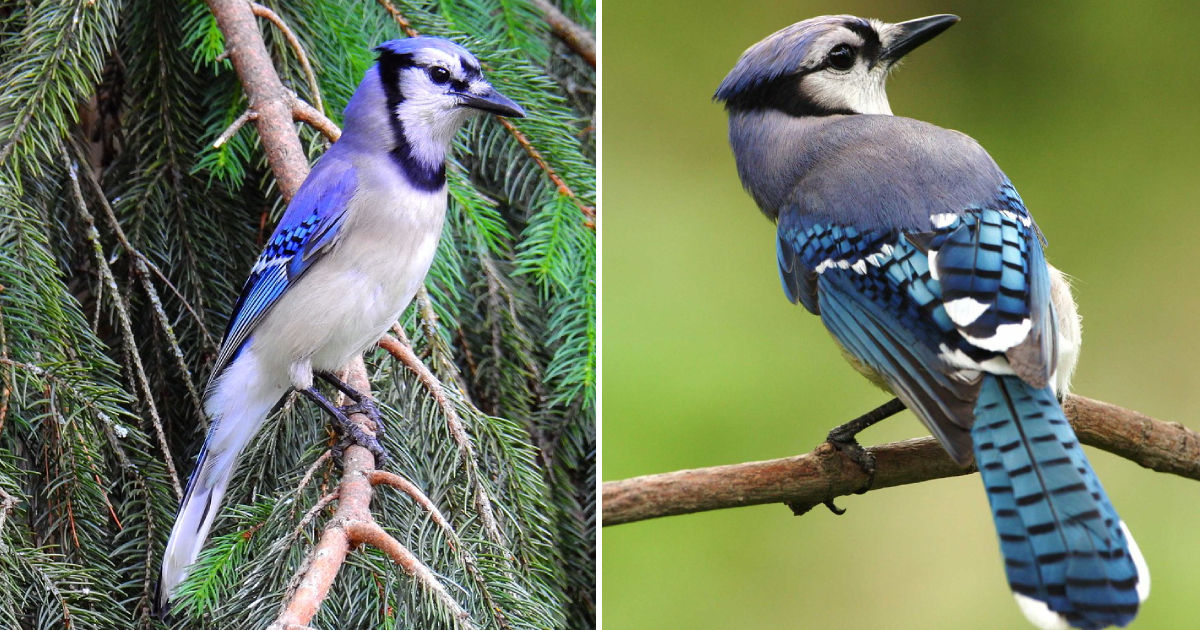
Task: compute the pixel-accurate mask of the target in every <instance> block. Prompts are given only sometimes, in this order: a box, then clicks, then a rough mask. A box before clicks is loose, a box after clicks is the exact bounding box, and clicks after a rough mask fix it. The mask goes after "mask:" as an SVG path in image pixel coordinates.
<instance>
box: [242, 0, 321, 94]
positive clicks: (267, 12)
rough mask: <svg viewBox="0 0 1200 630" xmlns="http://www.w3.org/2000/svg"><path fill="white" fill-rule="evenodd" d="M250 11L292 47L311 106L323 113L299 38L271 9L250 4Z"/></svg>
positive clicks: (317, 89) (319, 91)
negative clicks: (306, 82)
mask: <svg viewBox="0 0 1200 630" xmlns="http://www.w3.org/2000/svg"><path fill="white" fill-rule="evenodd" d="M250 10H251V11H252V12H253V13H254V15H257V16H258V17H260V18H264V19H266V20H267V21H269V22H270V23H272V24H274V25H275V28H278V29H279V31H280V32H281V33H283V36H284V38H285V39H287V41H288V44H289V45H290V46H291V47H292V51H293V52H295V53H296V61H299V62H300V69H301V70H302V71H304V79H305V80H306V81H308V91H309V93H310V94H312V100H313V105H314V106H315V107H316V108H317V111H324V110H325V105H324V103H322V101H321V86H320V85H318V84H317V75H316V74H314V73H313V69H312V64H310V63H308V53H306V52H304V46H301V45H300V38H299V37H296V33H295V31H293V30H292V28H291V27H290V26H288V25H287V22H284V21H283V18H282V17H280V16H279V14H278V13H276V12H275V11H273V10H272V9H271V7H267V6H263V5H261V4H259V3H257V2H251V3H250Z"/></svg>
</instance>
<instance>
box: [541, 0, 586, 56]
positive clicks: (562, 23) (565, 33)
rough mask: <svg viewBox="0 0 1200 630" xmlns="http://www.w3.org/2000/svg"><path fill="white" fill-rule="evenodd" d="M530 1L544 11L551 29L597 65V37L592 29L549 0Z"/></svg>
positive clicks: (576, 52) (568, 44)
mask: <svg viewBox="0 0 1200 630" xmlns="http://www.w3.org/2000/svg"><path fill="white" fill-rule="evenodd" d="M529 3H530V4H532V5H533V6H535V7H537V8H538V10H539V11H541V12H542V15H544V16H545V18H546V24H549V25H550V30H551V31H553V32H554V34H555V35H556V36H557V37H558V38H559V39H561V40H563V43H564V44H566V45H567V47H568V48H570V49H571V50H573V51H575V54H577V55H579V56H580V57H583V60H584V61H586V62H588V65H590V66H591V67H593V68H595V67H596V38H595V37H593V36H592V33H591V31H588V30H587V29H586V28H583V27H582V26H580V25H578V24H576V23H575V22H573V21H571V18H569V17H567V16H566V14H564V13H563V12H562V11H559V10H558V7H556V6H554V5H553V4H552V3H550V2H549V0H529Z"/></svg>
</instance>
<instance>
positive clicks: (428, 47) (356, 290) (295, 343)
mask: <svg viewBox="0 0 1200 630" xmlns="http://www.w3.org/2000/svg"><path fill="white" fill-rule="evenodd" d="M376 51H377V52H378V53H379V57H378V62H377V63H376V64H375V65H374V66H373V67H371V69H369V70H368V71H367V73H366V76H365V77H364V78H363V81H362V83H361V84H360V85H359V86H358V90H357V91H356V92H355V93H354V96H353V98H351V99H350V102H349V104H348V105H347V106H346V110H345V129H344V132H343V134H342V137H341V139H340V140H338V141H337V142H336V143H335V144H334V145H333V146H332V147H330V148H329V150H328V151H327V152H326V153H325V155H324V156H322V157H321V159H320V160H318V161H317V163H316V164H315V165H314V166H313V169H312V172H311V173H309V176H308V179H306V180H305V181H304V184H303V185H302V186H301V187H300V190H299V191H298V192H297V193H296V196H295V198H294V199H292V201H291V203H290V204H289V205H288V208H287V211H286V212H285V213H284V215H283V218H282V219H281V220H280V222H279V225H278V226H277V227H276V228H275V232H274V234H272V236H271V239H270V241H269V242H268V243H267V245H266V248H265V249H264V250H263V252H262V254H261V255H260V256H259V257H258V261H257V262H256V263H255V265H254V268H253V269H251V271H250V278H249V280H247V281H246V284H245V286H244V287H243V289H242V294H241V297H240V298H239V299H238V302H237V306H236V307H235V308H234V313H233V317H232V318H231V319H230V321H229V327H228V328H227V329H226V331H225V338H224V341H223V342H222V344H221V350H220V353H219V354H218V356H217V359H216V365H215V366H214V368H213V375H212V378H211V379H210V381H209V385H208V389H207V392H206V395H205V411H206V412H207V414H208V415H209V417H211V418H212V425H211V427H210V428H209V432H208V437H207V438H206V440H205V442H204V447H203V448H202V449H201V451H200V455H199V459H198V461H197V462H196V468H195V471H194V472H193V473H192V477H191V479H190V480H189V481H188V487H187V491H186V493H185V495H184V498H183V503H182V505H181V506H180V508H179V515H178V517H177V518H176V520H175V526H174V527H173V528H172V530H171V537H170V540H169V541H168V542H167V548H166V552H165V555H164V557H163V564H162V573H161V576H160V580H159V593H158V596H157V598H156V603H157V605H158V606H159V608H160V610H165V609H166V607H167V605H168V604H169V602H170V600H171V598H172V591H173V589H174V588H175V587H176V586H177V585H178V584H179V583H180V582H181V581H183V579H184V578H185V577H186V576H187V573H188V568H189V566H190V565H191V564H192V563H193V562H195V561H196V557H197V555H198V554H199V553H200V548H201V547H202V546H203V544H204V541H205V539H206V538H207V536H208V530H209V528H210V527H211V526H212V522H213V518H214V517H215V516H216V514H217V511H218V509H219V508H220V505H221V499H222V497H223V496H224V494H225V489H226V487H227V486H228V485H229V480H230V477H231V475H232V474H233V472H234V468H235V465H236V463H237V458H238V455H239V454H240V453H241V451H242V449H244V448H245V447H246V445H247V444H248V443H249V442H250V440H251V438H253V437H254V435H255V434H256V433H257V432H258V430H259V429H260V428H261V427H262V424H263V422H264V420H266V418H267V415H268V414H269V413H270V412H271V411H272V409H274V408H275V407H276V406H277V405H279V404H280V402H281V401H282V399H283V397H284V396H285V395H286V394H287V393H288V392H290V391H291V390H293V389H295V390H297V391H298V392H301V393H303V394H304V395H306V396H308V397H309V398H311V399H313V400H314V401H315V402H316V403H317V404H318V405H319V406H320V407H322V408H323V409H324V410H325V411H326V412H328V413H330V414H331V415H332V416H333V417H334V418H335V420H336V421H337V422H338V423H339V424H341V425H342V428H343V429H344V430H345V431H346V432H347V433H348V434H349V438H351V439H352V440H353V441H355V442H357V443H359V444H362V445H363V446H366V447H367V448H370V449H371V450H372V451H373V452H375V454H376V455H377V457H379V458H380V459H382V457H383V456H384V452H383V450H382V447H381V446H380V445H379V442H378V441H377V440H376V439H375V437H374V436H373V435H370V434H369V433H367V432H365V431H362V430H361V429H359V428H357V427H356V426H355V425H354V424H353V423H351V422H349V420H348V419H347V418H346V416H347V414H348V412H356V411H362V412H365V413H368V414H369V415H371V416H372V418H373V419H375V420H376V421H377V425H376V426H377V427H382V425H381V424H379V423H378V419H379V418H378V412H377V411H376V410H375V408H374V406H373V405H372V404H371V402H370V399H369V398H367V397H365V396H363V395H360V394H359V393H358V392H355V391H354V390H353V389H351V388H350V387H349V386H347V385H346V384H345V383H342V382H341V381H340V380H338V379H337V378H336V377H334V376H333V374H332V373H333V372H334V371H335V370H337V369H339V368H340V367H342V366H343V365H345V364H346V363H347V362H349V361H350V360H351V358H353V357H354V356H356V355H358V354H360V353H361V352H363V351H364V350H366V349H367V348H368V347H370V346H371V344H373V343H375V342H376V341H378V340H379V338H380V337H381V336H382V335H383V333H384V332H385V331H386V330H387V329H388V328H389V327H390V326H391V325H392V324H393V323H394V322H395V321H396V319H397V318H398V317H399V316H400V314H401V312H402V311H404V309H405V307H407V306H408V303H409V302H410V301H411V300H412V298H413V296H414V295H415V294H416V292H417V290H418V288H420V286H421V284H422V282H423V281H424V279H425V274H426V272H428V271H429V266H430V264H431V263H432V262H433V256H434V251H435V250H436V249H437V245H438V237H439V236H440V235H441V233H442V222H443V220H444V218H445V214H446V152H447V151H448V150H449V148H450V142H451V140H452V139H453V138H454V134H455V133H456V132H457V131H458V129H459V128H460V127H461V126H462V124H463V123H464V122H465V121H466V120H467V119H468V118H470V117H471V116H473V115H476V114H478V113H480V112H488V113H492V114H497V115H501V116H524V115H525V112H524V111H523V110H522V109H521V107H520V106H518V105H517V104H516V103H514V102H512V101H511V100H509V99H508V98H506V97H505V96H503V95H502V94H500V93H499V92H497V91H496V90H495V89H493V88H492V86H491V84H489V83H488V81H487V80H486V79H485V78H484V76H483V74H482V72H481V71H480V66H479V61H477V60H476V59H475V57H474V56H472V55H471V53H470V52H468V51H467V50H466V49H464V48H463V47H461V46H459V45H457V44H454V43H452V42H449V41H446V40H444V39H438V38H434V37H414V38H411V39H401V40H394V41H390V42H386V43H384V44H382V45H381V46H379V47H378V48H377V49H376ZM314 375H316V376H319V377H322V378H323V379H325V380H326V381H329V382H330V383H331V384H333V385H334V386H335V387H337V388H338V389H341V390H342V391H343V392H345V393H346V394H347V395H348V396H349V397H350V398H351V399H353V400H355V401H356V403H357V404H354V405H351V406H349V407H347V408H338V407H335V406H334V405H333V404H332V403H330V402H329V401H328V400H327V399H326V398H325V397H324V396H322V395H321V394H320V393H319V392H318V391H317V389H316V388H315V387H314V386H313V377H314Z"/></svg>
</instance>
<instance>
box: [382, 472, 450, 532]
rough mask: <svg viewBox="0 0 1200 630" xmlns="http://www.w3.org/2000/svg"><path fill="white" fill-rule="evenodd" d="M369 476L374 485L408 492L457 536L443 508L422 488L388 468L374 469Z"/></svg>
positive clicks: (438, 522)
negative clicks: (434, 502) (443, 514)
mask: <svg viewBox="0 0 1200 630" xmlns="http://www.w3.org/2000/svg"><path fill="white" fill-rule="evenodd" d="M369 478H370V480H371V485H372V486H378V485H381V484H382V485H387V486H391V487H393V488H395V489H397V490H399V491H401V492H403V493H404V494H407V495H408V496H409V497H411V498H412V500H413V501H416V502H417V505H420V506H421V507H423V508H425V511H426V512H429V517H430V518H432V519H433V522H435V523H437V524H438V525H440V526H441V527H442V529H445V530H446V531H447V532H449V533H450V535H451V536H453V537H455V538H456V537H457V536H456V535H455V533H454V528H453V527H451V526H450V521H448V520H446V517H445V516H442V512H441V510H439V509H438V507H437V506H436V505H434V504H433V501H430V500H429V497H427V496H425V493H424V492H421V489H420V488H418V487H417V485H416V484H414V483H413V482H411V481H409V480H407V479H405V478H404V477H401V476H400V475H397V474H396V473H391V472H388V471H386V470H373V471H371V474H370V475H369Z"/></svg>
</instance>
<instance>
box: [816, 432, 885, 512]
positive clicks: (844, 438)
mask: <svg viewBox="0 0 1200 630" xmlns="http://www.w3.org/2000/svg"><path fill="white" fill-rule="evenodd" d="M843 429H844V427H836V428H834V429H833V430H832V431H830V432H829V436H828V437H826V438H825V441H826V442H828V443H829V445H830V446H832V447H834V448H836V449H837V450H838V451H839V452H841V453H842V454H843V455H845V456H846V457H848V458H850V461H852V462H854V463H855V464H857V465H858V467H859V468H861V469H862V471H863V472H865V473H867V482H866V483H865V484H863V486H862V487H861V488H859V489H858V490H855V491H854V494H866V492H867V491H868V490H870V489H871V486H873V485H875V455H874V454H872V453H871V451H868V450H867V449H865V448H863V447H862V445H861V444H859V443H858V440H856V439H855V438H854V433H850V432H848V431H845V430H843ZM826 507H828V508H829V509H830V510H832V511H833V513H834V514H841V513H842V512H845V510H841V511H839V509H840V508H838V507H836V506H834V505H833V502H832V501H829V502H827V503H826Z"/></svg>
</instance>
